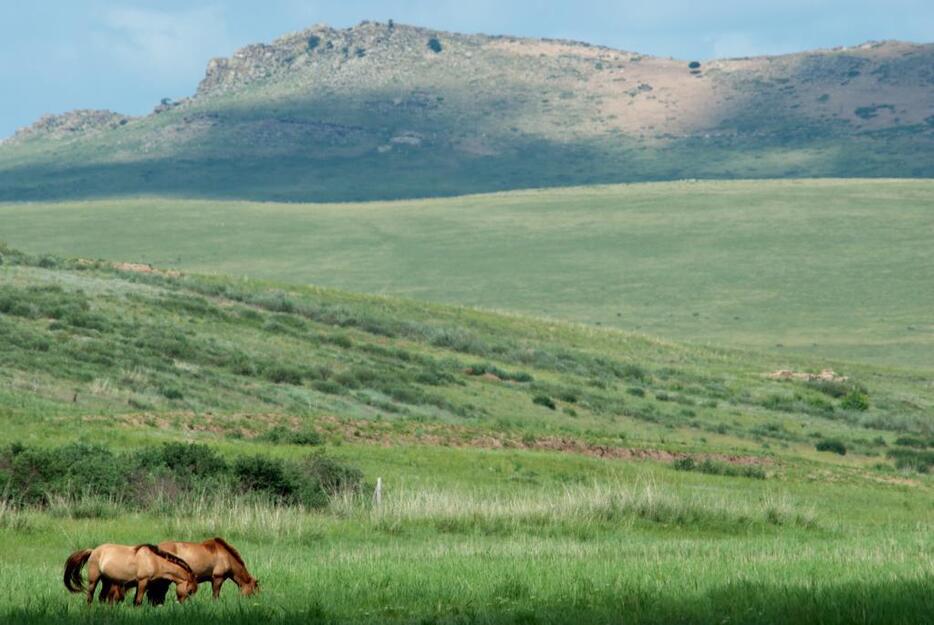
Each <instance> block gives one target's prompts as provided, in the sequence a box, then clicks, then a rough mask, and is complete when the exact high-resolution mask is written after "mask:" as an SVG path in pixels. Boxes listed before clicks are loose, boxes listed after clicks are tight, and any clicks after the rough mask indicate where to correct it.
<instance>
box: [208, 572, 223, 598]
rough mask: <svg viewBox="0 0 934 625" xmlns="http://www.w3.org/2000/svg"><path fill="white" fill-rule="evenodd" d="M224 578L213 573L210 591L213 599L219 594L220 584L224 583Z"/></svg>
mask: <svg viewBox="0 0 934 625" xmlns="http://www.w3.org/2000/svg"><path fill="white" fill-rule="evenodd" d="M224 579H226V578H225V577H224V576H223V575H214V576H213V577H212V578H211V593H212V595H213V596H214V598H215V599H217V598H218V597H220V596H221V586H223V585H224Z"/></svg>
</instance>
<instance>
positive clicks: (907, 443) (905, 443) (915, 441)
mask: <svg viewBox="0 0 934 625" xmlns="http://www.w3.org/2000/svg"><path fill="white" fill-rule="evenodd" d="M895 444H896V445H898V446H900V447H917V448H918V449H925V448H926V447H928V445H929V443H928V442H927V441H923V440H921V439H920V438H916V437H914V436H899V437H898V438H896V439H895Z"/></svg>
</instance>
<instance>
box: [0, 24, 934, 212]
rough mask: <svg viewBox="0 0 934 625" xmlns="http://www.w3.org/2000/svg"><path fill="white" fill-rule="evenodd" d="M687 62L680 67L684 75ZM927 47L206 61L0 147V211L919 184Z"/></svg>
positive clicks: (293, 43) (327, 32) (930, 125)
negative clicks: (31, 205) (197, 72)
mask: <svg viewBox="0 0 934 625" xmlns="http://www.w3.org/2000/svg"><path fill="white" fill-rule="evenodd" d="M691 65H693V64H691ZM932 67H934V46H932V45H914V44H907V43H899V42H883V43H872V44H865V45H862V46H858V47H855V48H847V49H839V50H829V51H814V52H806V53H800V54H791V55H786V56H779V57H761V58H748V59H726V60H714V61H709V62H703V63H700V64H699V65H697V66H696V67H693V66H689V63H688V62H687V61H681V60H672V59H663V58H653V57H649V56H643V55H640V54H635V53H632V52H623V51H618V50H612V49H608V48H601V47H596V46H590V45H586V44H581V43H575V42H566V41H549V40H533V39H518V38H513V37H488V36H482V35H459V34H454V33H444V32H437V31H433V30H428V29H422V28H415V27H409V26H401V25H395V24H380V23H372V22H365V23H362V24H360V25H359V26H357V27H354V28H351V29H344V30H335V29H332V28H328V27H324V26H321V27H315V28H312V29H309V30H306V31H303V32H300V33H296V34H293V35H288V36H285V37H283V38H281V39H279V40H276V41H275V42H273V43H271V44H258V45H252V46H248V47H246V48H244V49H242V50H240V51H238V52H237V53H236V54H235V55H234V56H233V57H231V58H230V59H215V60H214V61H212V62H211V63H210V65H209V67H208V69H207V72H206V76H205V78H204V80H203V81H202V83H201V85H200V86H199V88H198V91H197V93H196V94H195V95H194V96H193V97H191V98H187V99H185V100H183V101H182V102H179V103H166V104H162V105H160V106H159V107H157V109H156V112H155V113H154V114H152V115H149V116H147V117H145V118H140V119H129V118H126V117H123V116H119V115H116V114H112V113H109V112H106V111H78V112H73V113H70V114H67V115H65V116H63V117H47V118H43V120H41V121H40V122H39V123H37V124H36V125H35V126H34V127H32V128H30V129H26V130H24V131H21V132H20V133H18V134H17V135H16V136H14V137H13V138H11V139H10V140H8V141H6V142H5V143H4V144H3V145H2V146H0V199H6V200H22V199H38V198H65V197H101V196H107V195H121V194H127V193H162V194H172V195H176V196H201V197H228V198H233V197H236V198H250V199H287V200H360V199H374V198H398V197H418V196H435V195H450V194H461V193H466V192H477V191H490V190H502V189H511V188H520V187H524V188H526V187H540V186H554V185H570V184H586V183H592V182H613V181H636V180H656V179H676V178H688V177H744V178H749V177H784V176H799V177H800V176H891V177H906V176H931V175H934V142H932V139H934V70H932V69H931V68H932Z"/></svg>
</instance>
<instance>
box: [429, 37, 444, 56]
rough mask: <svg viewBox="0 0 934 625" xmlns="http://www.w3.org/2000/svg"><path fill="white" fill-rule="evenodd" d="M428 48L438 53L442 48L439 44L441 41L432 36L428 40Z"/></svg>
mask: <svg viewBox="0 0 934 625" xmlns="http://www.w3.org/2000/svg"><path fill="white" fill-rule="evenodd" d="M428 49H429V50H431V51H432V52H434V53H435V54H438V53H440V52H441V50H443V49H444V48H443V46H442V45H441V42H440V41H439V40H438V38H437V37H432V38H431V39H429V40H428Z"/></svg>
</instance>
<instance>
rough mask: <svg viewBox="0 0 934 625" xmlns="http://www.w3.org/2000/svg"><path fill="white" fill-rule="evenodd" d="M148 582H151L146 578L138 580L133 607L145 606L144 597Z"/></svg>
mask: <svg viewBox="0 0 934 625" xmlns="http://www.w3.org/2000/svg"><path fill="white" fill-rule="evenodd" d="M148 582H149V580H148V579H145V578H143V579H138V580H136V596H135V597H133V605H137V606H138V605H142V604H143V595H145V594H146V584H147V583H148Z"/></svg>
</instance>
